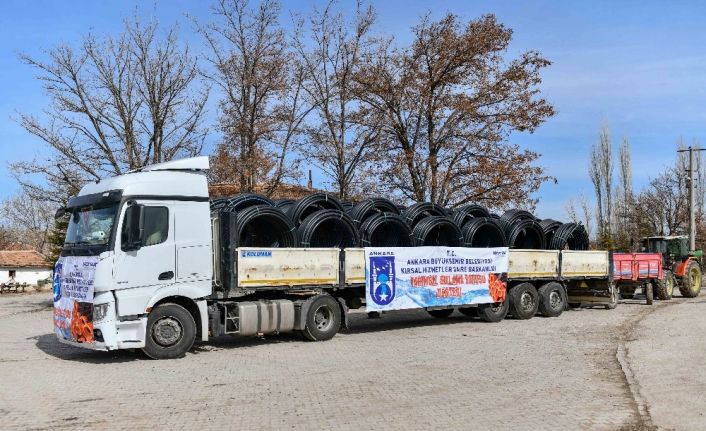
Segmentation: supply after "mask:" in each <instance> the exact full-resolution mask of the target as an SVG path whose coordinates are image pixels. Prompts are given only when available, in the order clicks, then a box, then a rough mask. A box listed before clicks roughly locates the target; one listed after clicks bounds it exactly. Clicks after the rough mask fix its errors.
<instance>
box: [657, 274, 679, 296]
mask: <svg viewBox="0 0 706 431" xmlns="http://www.w3.org/2000/svg"><path fill="white" fill-rule="evenodd" d="M674 283H675V281H674V275H673V274H672V272H671V271H664V278H663V279H661V280H655V296H656V297H657V299H660V300H662V301H666V300H668V299H672V294H673V293H674Z"/></svg>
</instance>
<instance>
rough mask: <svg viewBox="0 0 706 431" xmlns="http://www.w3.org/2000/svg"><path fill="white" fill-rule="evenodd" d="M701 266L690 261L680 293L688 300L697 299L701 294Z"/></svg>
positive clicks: (680, 286) (682, 280)
mask: <svg viewBox="0 0 706 431" xmlns="http://www.w3.org/2000/svg"><path fill="white" fill-rule="evenodd" d="M701 275H702V274H701V266H700V265H699V264H698V263H697V262H696V261H693V260H692V261H690V262H689V263H688V264H687V266H686V271H684V276H683V277H682V279H681V283H679V292H681V296H684V297H686V298H696V297H697V296H699V293H700V292H701Z"/></svg>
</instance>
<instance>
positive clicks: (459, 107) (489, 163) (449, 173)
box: [356, 14, 554, 207]
mask: <svg viewBox="0 0 706 431" xmlns="http://www.w3.org/2000/svg"><path fill="white" fill-rule="evenodd" d="M413 34H414V40H413V42H412V44H411V46H409V47H406V48H398V49H395V48H392V47H391V46H392V43H391V42H390V43H383V44H381V48H380V49H379V50H378V51H375V52H372V53H370V55H369V56H368V58H367V59H366V61H365V67H364V68H363V69H362V70H361V72H360V73H358V74H357V76H356V79H357V82H358V84H359V86H360V95H361V98H362V100H363V101H364V102H365V104H366V105H367V106H368V108H369V112H370V114H371V115H377V116H379V117H381V118H382V119H383V127H382V130H381V135H380V145H381V146H380V148H379V156H380V160H379V162H378V163H377V165H376V166H375V170H374V171H373V172H371V174H373V175H375V177H376V178H379V181H378V184H381V185H385V186H387V187H386V190H387V191H388V192H389V193H391V194H398V195H401V197H404V198H407V199H411V200H417V201H423V200H431V201H434V202H437V203H440V204H442V205H449V206H456V205H460V204H464V203H467V202H484V203H485V204H486V205H488V206H490V207H504V206H507V205H523V206H528V207H532V206H533V204H534V201H532V199H531V197H530V196H531V194H532V193H533V192H534V191H536V190H537V189H538V187H539V185H540V184H541V183H542V182H544V181H545V180H547V179H548V177H546V176H545V175H544V170H543V169H542V168H541V167H539V166H537V165H535V164H534V162H535V161H536V159H537V158H538V154H536V153H534V152H531V151H523V150H520V148H519V147H517V146H515V145H510V144H507V143H506V142H505V141H506V139H507V138H508V137H509V135H510V133H511V132H513V131H529V132H532V131H534V130H535V129H536V128H537V127H538V126H539V125H540V124H541V123H542V122H544V120H546V119H547V118H548V117H550V116H551V115H553V114H554V109H553V108H552V106H551V105H550V104H549V103H548V102H547V101H546V100H544V99H543V98H541V97H539V90H538V85H539V84H540V82H541V77H540V71H541V70H542V69H543V68H544V67H546V66H548V65H549V64H550V62H549V61H548V60H546V59H545V58H543V57H542V56H541V55H540V54H539V53H537V52H533V51H530V52H525V53H523V54H521V55H520V56H519V57H518V58H516V59H513V60H510V61H507V60H506V58H505V54H506V52H507V48H508V46H509V43H510V40H511V38H512V31H511V30H510V29H508V28H506V27H505V26H503V25H502V24H499V23H498V22H497V21H496V19H495V17H494V16H493V15H487V16H484V17H482V18H479V19H476V20H472V21H470V22H468V23H465V24H463V23H461V22H459V18H458V17H457V16H455V15H451V14H449V15H447V16H446V17H444V18H442V19H441V20H440V21H432V20H431V19H430V18H429V17H425V18H424V19H423V20H422V21H421V23H420V24H419V25H417V26H415V27H414V28H413Z"/></svg>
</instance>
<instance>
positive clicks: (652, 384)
mask: <svg viewBox="0 0 706 431" xmlns="http://www.w3.org/2000/svg"><path fill="white" fill-rule="evenodd" d="M51 325H52V320H51V302H50V297H49V294H47V293H42V294H27V295H2V296H0V418H2V419H1V421H2V423H1V425H0V427H1V428H2V429H88V428H91V429H118V428H120V429H124V428H133V429H143V428H157V429H162V428H175V429H194V428H197V429H302V430H312V429H350V430H361V429H400V430H402V429H404V430H416V429H420V430H422V429H424V430H428V429H442V428H448V429H490V428H492V429H501V430H504V429H507V430H510V429H512V430H518V429H557V430H558V429H562V430H565V429H605V430H616V429H627V430H632V429H655V428H665V429H700V428H701V429H706V423H705V421H704V417H703V414H704V412H706V399H705V398H704V395H703V394H704V393H706V373H704V366H703V363H704V361H703V358H704V356H705V354H706V345H705V343H703V340H704V339H705V338H704V337H706V300H705V299H703V297H701V298H695V299H693V300H685V299H683V298H675V299H673V300H672V301H665V302H655V305H654V306H647V305H644V303H642V302H641V301H637V300H636V301H621V304H620V305H619V306H618V307H617V308H616V309H615V310H610V311H608V310H604V309H599V308H596V309H579V310H570V311H567V312H565V313H564V314H563V315H562V316H560V317H559V318H542V317H536V318H534V319H531V320H529V321H519V320H512V319H507V320H505V321H503V322H500V323H498V324H487V323H483V322H480V321H478V320H473V319H469V318H466V317H464V316H461V315H460V314H454V315H453V316H452V317H451V318H450V319H446V320H436V319H433V318H431V317H429V316H428V315H427V314H426V313H425V312H424V311H410V312H397V313H389V314H385V315H384V316H383V317H382V318H381V319H368V318H367V316H366V315H365V314H364V313H354V314H353V315H352V316H351V329H350V330H349V331H347V332H342V333H340V334H338V335H337V336H336V337H335V338H334V339H333V340H330V341H327V342H320V343H311V342H304V341H301V340H300V339H299V338H298V337H296V336H295V335H292V334H283V335H279V336H272V337H266V338H247V339H237V338H221V339H217V340H215V341H213V342H211V343H208V344H201V345H198V346H197V347H196V348H195V349H194V351H193V352H192V353H189V354H188V355H187V356H186V357H185V358H183V359H179V360H173V361H153V360H149V359H146V357H145V356H144V355H142V354H141V353H140V352H130V351H119V352H111V353H104V352H93V351H89V350H83V349H79V348H74V347H69V346H65V345H62V344H60V343H59V342H58V341H57V340H56V338H55V336H54V335H53V333H52V326H51Z"/></svg>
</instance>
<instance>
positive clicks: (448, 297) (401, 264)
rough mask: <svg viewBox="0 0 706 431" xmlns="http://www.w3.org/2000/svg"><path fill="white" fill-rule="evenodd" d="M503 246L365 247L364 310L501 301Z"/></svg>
mask: <svg viewBox="0 0 706 431" xmlns="http://www.w3.org/2000/svg"><path fill="white" fill-rule="evenodd" d="M508 254H509V253H508V248H507V247H498V248H466V247H367V248H366V249H365V276H366V286H365V287H366V289H365V299H366V310H367V311H387V310H402V309H407V308H426V307H441V306H461V305H469V304H488V303H496V302H503V301H504V300H505V292H506V290H507V268H508Z"/></svg>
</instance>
